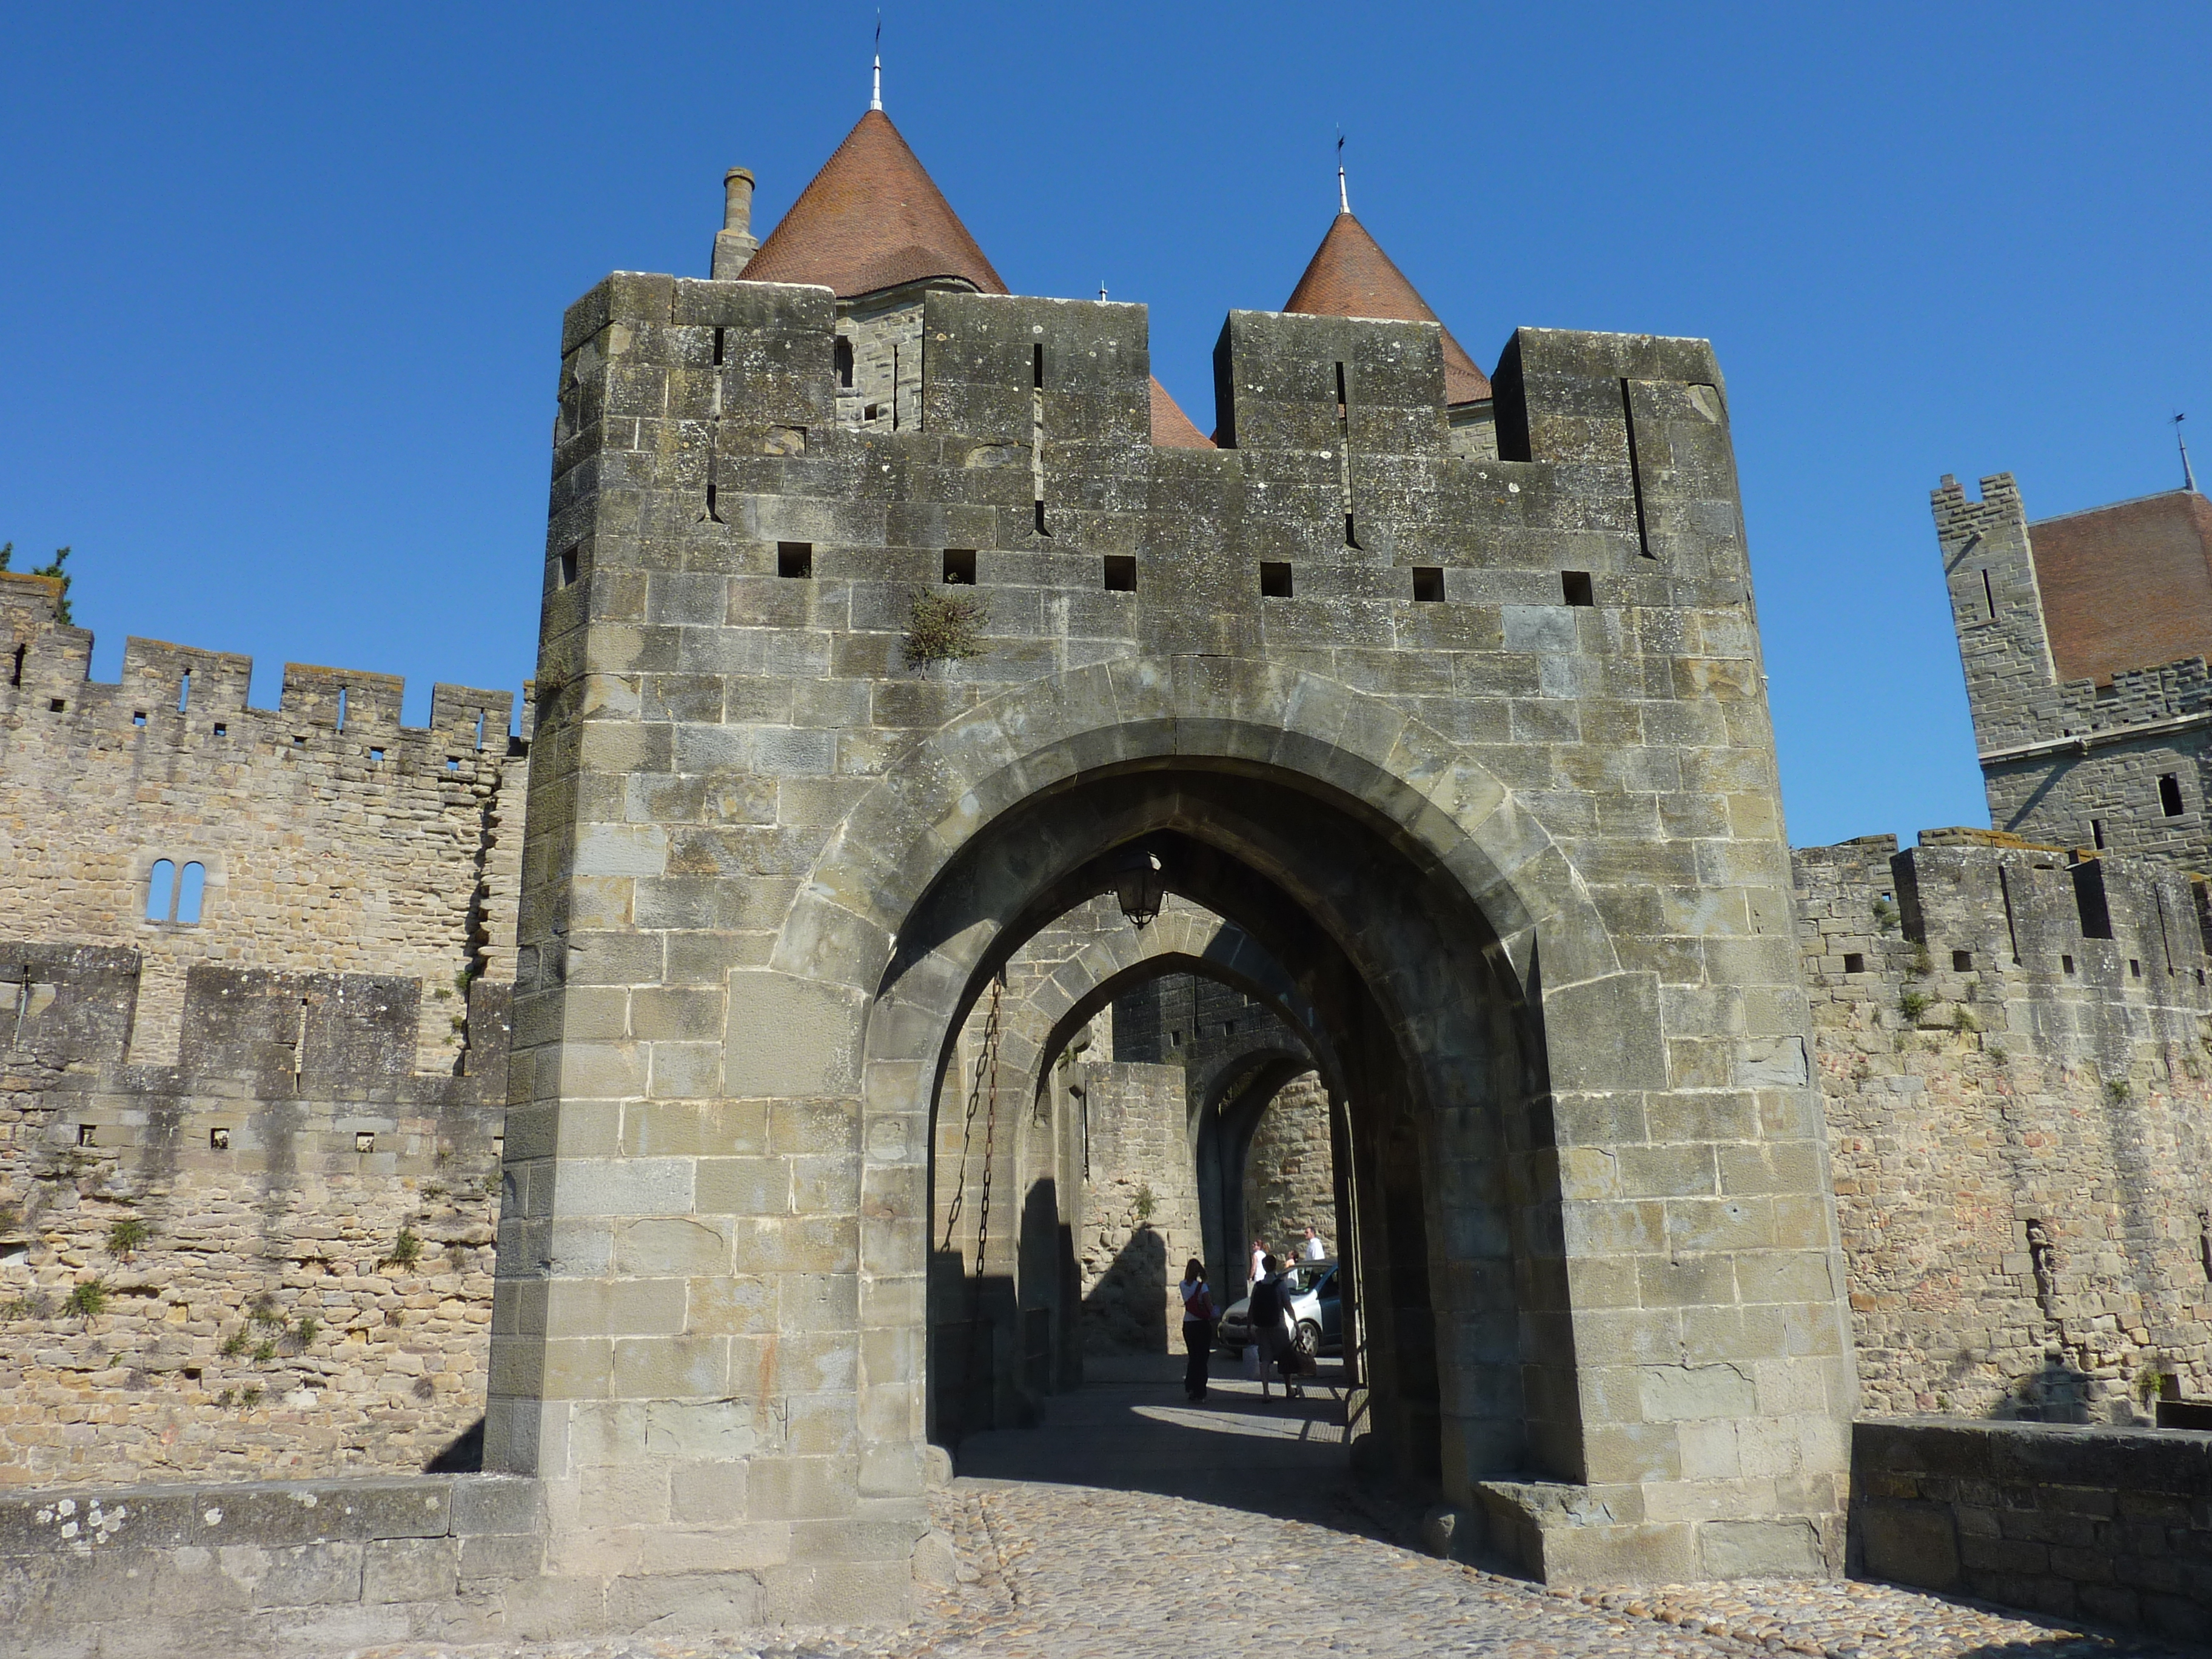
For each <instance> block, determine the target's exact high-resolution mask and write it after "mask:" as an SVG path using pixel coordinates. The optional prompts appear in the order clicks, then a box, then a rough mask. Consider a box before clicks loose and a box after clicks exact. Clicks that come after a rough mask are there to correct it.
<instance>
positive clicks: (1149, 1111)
mask: <svg viewBox="0 0 2212 1659" xmlns="http://www.w3.org/2000/svg"><path fill="white" fill-rule="evenodd" d="M1076 1070H1077V1071H1078V1073H1079V1079H1077V1086H1079V1088H1080V1090H1081V1091H1082V1092H1081V1095H1080V1102H1081V1112H1080V1121H1081V1129H1080V1133H1082V1134H1083V1135H1084V1137H1085V1151H1086V1156H1087V1160H1088V1167H1089V1169H1090V1170H1091V1179H1090V1180H1089V1181H1088V1182H1086V1183H1085V1191H1084V1200H1083V1208H1082V1223H1081V1231H1079V1234H1078V1236H1077V1237H1076V1241H1075V1247H1076V1267H1077V1270H1078V1273H1079V1276H1080V1283H1081V1287H1082V1296H1083V1346H1084V1351H1085V1352H1086V1353H1100V1354H1104V1353H1128V1352H1152V1353H1164V1352H1168V1350H1169V1349H1170V1346H1174V1345H1176V1344H1177V1343H1179V1342H1180V1340H1181V1333H1182V1303H1181V1301H1180V1300H1179V1299H1178V1298H1177V1297H1176V1284H1177V1282H1178V1281H1179V1280H1180V1279H1182V1267H1183V1263H1184V1262H1185V1261H1188V1259H1189V1258H1190V1257H1192V1256H1194V1255H1199V1256H1202V1255H1205V1253H1206V1245H1205V1242H1204V1240H1203V1239H1202V1238H1201V1237H1200V1228H1199V1217H1198V1184H1197V1179H1196V1175H1195V1172H1194V1168H1193V1165H1192V1163H1191V1156H1190V1142H1189V1139H1188V1128H1187V1127H1186V1126H1187V1123H1188V1115H1187V1109H1186V1107H1185V1103H1184V1092H1183V1072H1182V1067H1181V1066H1156V1065H1146V1064H1141V1063H1137V1064H1133V1063H1130V1062H1128V1061H1108V1062H1086V1063H1082V1064H1079V1066H1077V1068H1076Z"/></svg>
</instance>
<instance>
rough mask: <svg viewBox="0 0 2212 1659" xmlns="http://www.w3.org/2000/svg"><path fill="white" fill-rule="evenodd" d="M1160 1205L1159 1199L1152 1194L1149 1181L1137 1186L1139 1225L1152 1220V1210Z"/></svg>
mask: <svg viewBox="0 0 2212 1659" xmlns="http://www.w3.org/2000/svg"><path fill="white" fill-rule="evenodd" d="M1158 1207H1159V1200H1158V1199H1156V1198H1154V1197H1153V1196H1152V1187H1151V1185H1150V1184H1149V1183H1147V1184H1146V1185H1144V1186H1141V1187H1139V1188H1137V1206H1136V1208H1137V1221H1138V1224H1139V1225H1144V1224H1146V1223H1147V1222H1150V1221H1151V1220H1152V1212H1153V1211H1154V1210H1155V1209H1157V1208H1158Z"/></svg>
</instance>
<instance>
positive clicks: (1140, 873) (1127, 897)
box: [1114, 850, 1167, 929]
mask: <svg viewBox="0 0 2212 1659" xmlns="http://www.w3.org/2000/svg"><path fill="white" fill-rule="evenodd" d="M1161 867H1162V866H1161V864H1160V860H1159V854H1157V853H1146V852H1143V851H1141V850H1140V851H1138V852H1135V853H1132V854H1129V855H1128V857H1127V858H1126V859H1124V860H1122V861H1121V866H1120V868H1119V869H1117V870H1116V871H1115V874H1114V896H1115V898H1116V899H1118V900H1119V901H1120V902H1121V914H1122V915H1125V916H1127V918H1128V919H1129V920H1130V921H1133V922H1134V923H1135V924H1136V925H1137V927H1139V929H1141V928H1143V927H1145V925H1146V923H1147V922H1150V921H1152V919H1153V918H1154V917H1156V916H1158V915H1159V913H1160V901H1161V900H1162V899H1163V898H1164V897H1165V896H1167V881H1166V878H1165V877H1164V876H1163V875H1162V873H1161Z"/></svg>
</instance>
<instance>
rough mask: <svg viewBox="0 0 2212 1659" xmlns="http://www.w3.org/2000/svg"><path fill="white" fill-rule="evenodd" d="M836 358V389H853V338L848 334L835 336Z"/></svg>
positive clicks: (846, 390) (845, 390)
mask: <svg viewBox="0 0 2212 1659" xmlns="http://www.w3.org/2000/svg"><path fill="white" fill-rule="evenodd" d="M836 359H837V386H838V389H839V390H840V391H843V392H850V391H851V390H852V389H853V340H852V337H851V336H850V335H847V334H840V335H839V336H838V337H837V346H836Z"/></svg>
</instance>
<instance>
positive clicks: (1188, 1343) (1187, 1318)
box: [1178, 1256, 1218, 1406]
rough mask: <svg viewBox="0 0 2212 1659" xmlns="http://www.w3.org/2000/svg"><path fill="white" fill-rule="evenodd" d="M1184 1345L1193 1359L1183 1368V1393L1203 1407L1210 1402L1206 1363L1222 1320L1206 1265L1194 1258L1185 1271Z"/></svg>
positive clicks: (1183, 1273) (1185, 1350)
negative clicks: (1217, 1323) (1216, 1325)
mask: <svg viewBox="0 0 2212 1659" xmlns="http://www.w3.org/2000/svg"><path fill="white" fill-rule="evenodd" d="M1178 1288H1180V1289H1181V1291H1182V1346H1183V1352H1186V1353H1188V1355H1189V1356H1190V1363H1189V1364H1187V1365H1185V1366H1184V1367H1183V1371H1182V1391H1183V1393H1185V1394H1186V1395H1189V1396H1190V1403H1191V1404H1192V1405H1194V1406H1196V1405H1201V1404H1203V1403H1204V1402H1205V1400H1206V1359H1207V1358H1208V1357H1209V1356H1210V1355H1211V1354H1212V1352H1213V1322H1214V1320H1215V1319H1216V1318H1217V1317H1218V1313H1217V1311H1216V1310H1215V1308H1214V1305H1213V1291H1212V1287H1210V1286H1209V1285H1207V1284H1206V1263H1204V1262H1203V1261H1200V1260H1199V1259H1198V1258H1197V1257H1196V1256H1193V1257H1191V1259H1190V1261H1188V1263H1187V1264H1185V1266H1184V1267H1183V1270H1182V1285H1181V1286H1179V1287H1178Z"/></svg>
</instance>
